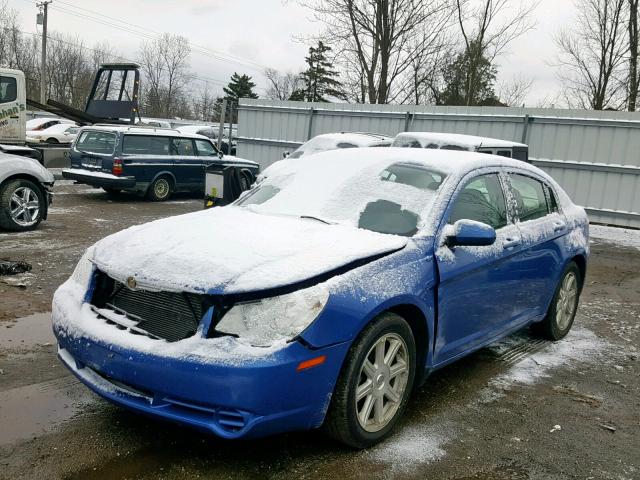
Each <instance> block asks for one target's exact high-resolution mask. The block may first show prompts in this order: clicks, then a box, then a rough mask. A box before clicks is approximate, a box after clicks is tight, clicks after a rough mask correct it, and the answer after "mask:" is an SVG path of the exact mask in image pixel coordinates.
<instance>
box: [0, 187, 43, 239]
mask: <svg viewBox="0 0 640 480" xmlns="http://www.w3.org/2000/svg"><path fill="white" fill-rule="evenodd" d="M45 208H46V198H45V195H44V193H43V192H42V190H41V189H40V188H38V186H37V185H36V184H35V183H33V182H32V181H30V180H22V179H18V180H12V181H10V182H7V183H6V184H5V185H4V186H3V187H2V188H1V189H0V227H2V228H4V229H6V230H13V231H17V232H21V231H25V230H32V229H34V228H36V227H37V226H38V224H39V223H40V222H41V221H42V217H43V214H44V210H45Z"/></svg>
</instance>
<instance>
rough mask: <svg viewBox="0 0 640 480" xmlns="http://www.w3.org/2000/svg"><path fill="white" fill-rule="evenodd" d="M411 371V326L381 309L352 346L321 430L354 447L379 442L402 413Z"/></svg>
mask: <svg viewBox="0 0 640 480" xmlns="http://www.w3.org/2000/svg"><path fill="white" fill-rule="evenodd" d="M380 348H381V349H382V350H380ZM380 352H382V353H380ZM394 352H395V353H394ZM387 357H388V358H387ZM415 371H416V346H415V339H414V337H413V333H412V332H411V328H410V327H409V325H408V324H407V322H406V321H405V320H404V319H403V318H402V317H400V316H398V315H396V314H394V313H390V312H387V313H383V314H382V315H380V316H379V317H378V318H376V319H375V320H374V321H373V322H371V324H369V325H368V326H367V327H366V328H365V329H364V330H363V331H362V332H361V333H360V335H359V336H358V338H357V339H356V341H355V342H354V344H353V345H352V346H351V349H350V350H349V353H348V355H347V358H346V360H345V362H344V365H343V366H342V370H341V372H340V375H339V377H338V381H337V383H336V386H335V390H334V392H333V396H332V398H331V404H330V405H329V410H328V411H327V417H326V419H325V422H324V424H323V430H324V431H325V433H327V434H328V435H329V436H331V437H333V438H334V439H336V440H338V441H340V442H342V443H345V444H347V445H349V446H351V447H354V448H367V447H369V446H371V445H374V444H376V443H378V442H380V441H381V440H383V439H384V438H385V437H387V436H388V435H389V434H390V433H391V431H392V430H393V428H394V427H395V425H396V424H397V423H398V420H399V419H400V417H401V416H402V413H403V412H404V409H405V407H406V404H407V401H408V399H409V395H410V393H411V389H412V387H413V381H414V377H415Z"/></svg>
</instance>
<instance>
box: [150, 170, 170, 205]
mask: <svg viewBox="0 0 640 480" xmlns="http://www.w3.org/2000/svg"><path fill="white" fill-rule="evenodd" d="M172 191H173V182H172V181H171V179H170V178H169V177H166V176H162V177H158V178H156V179H155V180H154V181H153V182H152V183H151V185H149V190H148V192H147V197H149V199H150V200H153V201H154V202H164V201H165V200H167V199H168V198H169V197H170V196H171V192H172Z"/></svg>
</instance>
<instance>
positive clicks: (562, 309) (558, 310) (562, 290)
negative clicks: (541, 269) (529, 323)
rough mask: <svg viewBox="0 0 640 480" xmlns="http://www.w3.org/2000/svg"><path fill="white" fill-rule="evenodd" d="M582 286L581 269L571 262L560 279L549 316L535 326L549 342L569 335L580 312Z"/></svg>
mask: <svg viewBox="0 0 640 480" xmlns="http://www.w3.org/2000/svg"><path fill="white" fill-rule="evenodd" d="M581 285H582V278H581V275H580V269H579V268H578V266H577V265H576V264H575V262H571V263H569V265H567V266H566V268H565V269H564V272H563V273H562V276H561V277H560V282H559V283H558V286H557V287H556V292H555V294H554V296H553V300H552V301H551V305H550V306H549V310H548V312H547V316H546V317H545V318H544V320H543V321H542V322H540V323H537V324H534V329H535V330H536V331H537V332H538V333H540V334H541V335H542V336H544V337H546V338H548V339H549V340H560V339H561V338H563V337H564V336H565V335H567V333H569V330H571V326H572V325H573V320H574V319H575V317H576V312H577V311H578V301H579V299H580V286H581Z"/></svg>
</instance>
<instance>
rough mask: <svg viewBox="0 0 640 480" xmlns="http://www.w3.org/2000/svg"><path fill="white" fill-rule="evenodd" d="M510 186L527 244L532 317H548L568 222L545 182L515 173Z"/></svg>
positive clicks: (525, 280) (528, 300) (526, 277)
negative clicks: (548, 305)
mask: <svg viewBox="0 0 640 480" xmlns="http://www.w3.org/2000/svg"><path fill="white" fill-rule="evenodd" d="M507 184H508V185H509V188H510V190H511V196H512V198H513V203H514V206H515V210H516V216H517V225H518V228H519V229H520V235H521V238H522V245H523V261H524V263H525V270H524V272H523V273H524V274H523V276H522V282H523V285H524V286H525V288H526V291H527V292H529V294H528V295H527V296H526V297H524V298H523V302H525V303H526V308H527V310H528V311H529V313H530V314H532V315H537V316H541V315H544V313H545V312H546V309H547V303H548V301H549V300H550V299H551V292H552V291H553V290H554V289H555V286H556V282H557V277H558V276H559V274H560V270H561V267H562V264H563V261H564V248H563V242H562V238H561V237H562V236H563V235H565V234H566V233H567V222H566V219H565V217H564V215H563V214H562V213H561V212H560V211H559V209H558V205H557V201H556V196H555V193H554V191H553V189H552V188H551V187H550V186H549V185H548V184H546V182H544V181H543V180H542V179H540V178H537V177H534V176H532V175H531V174H528V172H527V173H516V172H511V173H509V174H508V176H507Z"/></svg>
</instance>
